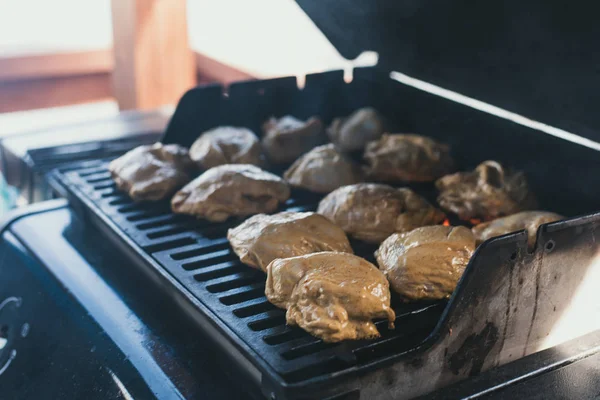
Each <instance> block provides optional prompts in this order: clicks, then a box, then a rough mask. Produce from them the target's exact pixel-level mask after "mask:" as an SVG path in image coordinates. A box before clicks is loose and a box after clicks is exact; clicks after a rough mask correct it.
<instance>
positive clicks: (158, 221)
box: [135, 214, 185, 231]
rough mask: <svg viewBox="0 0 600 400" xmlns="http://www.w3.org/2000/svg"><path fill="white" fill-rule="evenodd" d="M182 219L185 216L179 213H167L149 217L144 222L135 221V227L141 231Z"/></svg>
mask: <svg viewBox="0 0 600 400" xmlns="http://www.w3.org/2000/svg"><path fill="white" fill-rule="evenodd" d="M184 219H185V217H184V216H183V215H180V214H168V215H162V216H158V217H155V218H151V219H150V220H148V221H146V222H141V223H137V224H136V225H135V227H136V228H137V229H139V230H141V231H145V230H148V229H152V228H158V227H159V226H163V225H165V224H175V223H178V222H180V221H183V220H184Z"/></svg>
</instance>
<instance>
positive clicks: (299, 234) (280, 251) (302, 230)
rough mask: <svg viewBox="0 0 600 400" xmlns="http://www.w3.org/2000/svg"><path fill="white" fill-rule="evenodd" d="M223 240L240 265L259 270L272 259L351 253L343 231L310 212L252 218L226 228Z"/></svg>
mask: <svg viewBox="0 0 600 400" xmlns="http://www.w3.org/2000/svg"><path fill="white" fill-rule="evenodd" d="M227 239H229V243H231V247H232V248H233V251H235V253H236V254H237V255H238V256H239V257H240V260H241V261H242V262H243V263H244V264H247V265H249V266H251V267H255V268H259V269H262V270H263V271H266V270H267V265H269V263H270V262H271V261H273V260H274V259H276V258H289V257H295V256H302V255H305V254H310V253H318V252H321V251H337V252H342V253H352V247H350V242H348V238H347V237H346V234H345V233H344V231H343V230H342V229H341V228H340V227H338V226H337V225H335V224H334V223H333V222H331V221H329V220H328V219H327V218H325V217H323V216H322V215H319V214H315V213H313V212H289V211H288V212H281V213H278V214H274V215H265V214H259V215H255V216H253V217H251V218H248V219H247V220H246V221H245V222H243V223H242V224H241V225H239V226H238V227H236V228H233V229H230V230H229V231H228V232H227Z"/></svg>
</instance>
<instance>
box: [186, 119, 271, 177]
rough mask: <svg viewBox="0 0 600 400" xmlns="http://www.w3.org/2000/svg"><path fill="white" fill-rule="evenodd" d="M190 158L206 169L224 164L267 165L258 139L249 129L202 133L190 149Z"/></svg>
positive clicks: (233, 128) (230, 127)
mask: <svg viewBox="0 0 600 400" xmlns="http://www.w3.org/2000/svg"><path fill="white" fill-rule="evenodd" d="M190 157H191V159H192V160H194V161H195V162H196V163H197V164H198V165H199V166H200V167H202V168H204V169H209V168H212V167H216V166H218V165H224V164H252V165H257V166H262V165H264V163H265V159H264V156H263V154H262V148H261V146H260V141H259V140H258V137H256V135H255V134H254V133H252V131H251V130H249V129H246V128H237V127H232V126H220V127H218V128H214V129H211V130H210V131H207V132H204V133H202V134H201V135H200V137H198V139H196V141H195V142H194V144H192V147H190Z"/></svg>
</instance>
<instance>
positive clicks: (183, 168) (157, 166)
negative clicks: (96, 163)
mask: <svg viewBox="0 0 600 400" xmlns="http://www.w3.org/2000/svg"><path fill="white" fill-rule="evenodd" d="M193 169H194V163H193V162H192V161H191V160H190V158H189V156H188V151H187V149H186V148H185V147H181V146H178V145H176V144H168V145H163V144H162V143H155V144H153V145H144V146H139V147H136V148H135V149H133V150H131V151H129V152H127V153H126V154H124V155H122V156H121V157H119V158H117V159H116V160H113V161H112V162H111V163H110V165H109V166H108V170H109V171H110V174H111V176H112V178H113V180H114V181H115V183H116V185H117V187H118V188H119V189H120V190H122V191H124V192H127V194H129V197H131V198H132V199H133V200H136V201H138V200H160V199H163V198H165V197H168V196H170V195H172V194H173V193H174V192H175V191H176V190H177V189H179V188H180V187H182V186H183V185H185V184H186V183H187V182H189V181H190V179H192V175H191V174H192V173H193Z"/></svg>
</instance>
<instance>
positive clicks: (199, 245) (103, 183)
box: [60, 161, 446, 383]
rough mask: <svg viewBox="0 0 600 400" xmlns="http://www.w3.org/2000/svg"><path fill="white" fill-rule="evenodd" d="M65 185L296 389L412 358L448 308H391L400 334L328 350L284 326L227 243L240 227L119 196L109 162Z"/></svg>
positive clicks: (309, 198) (309, 200) (254, 273)
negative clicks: (387, 360)
mask: <svg viewBox="0 0 600 400" xmlns="http://www.w3.org/2000/svg"><path fill="white" fill-rule="evenodd" d="M60 173H61V174H63V175H61V176H60V179H61V180H62V182H63V184H65V185H66V186H67V187H68V188H69V189H70V190H73V191H74V192H75V193H77V194H78V195H83V196H86V197H87V198H88V199H89V200H91V202H92V203H93V204H94V206H95V207H97V208H98V210H99V211H100V212H102V213H104V214H105V215H106V216H109V217H110V218H111V220H113V221H114V222H115V223H116V224H117V225H118V226H119V228H120V229H121V230H122V231H123V232H125V233H126V234H127V235H128V236H129V237H130V238H132V239H133V241H134V242H135V243H136V245H137V246H139V248H140V249H141V250H142V251H144V252H146V253H147V254H149V255H150V256H151V257H152V258H154V259H155V260H156V261H158V262H159V264H160V265H161V266H163V267H164V268H165V269H166V270H168V271H169V272H170V273H171V274H172V275H173V277H175V278H176V279H177V280H178V281H179V282H180V283H181V284H182V285H183V286H185V288H186V289H187V290H188V291H189V292H190V293H192V294H193V295H194V296H195V297H196V298H198V299H199V300H200V301H201V302H202V303H204V304H205V305H207V306H208V307H209V308H210V309H211V310H213V311H214V312H215V313H216V314H217V315H218V317H219V318H221V319H222V320H223V321H224V322H225V323H226V324H227V325H228V326H229V327H230V328H231V329H232V330H233V331H234V332H236V333H237V334H238V335H239V336H240V337H241V338H242V339H243V340H244V341H245V342H246V343H248V344H249V345H250V346H251V347H252V348H253V349H254V350H255V351H256V352H257V353H258V354H260V356H261V357H263V359H264V360H265V361H266V362H267V363H268V364H269V365H270V366H271V367H272V368H273V369H274V370H275V371H276V372H277V373H278V374H280V375H281V376H282V377H283V378H284V380H285V381H287V382H290V383H291V382H297V381H301V380H305V379H309V378H312V377H316V376H318V375H321V374H326V373H331V372H335V371H337V370H340V369H342V368H346V367H351V366H355V365H360V364H364V363H366V362H370V361H373V360H375V359H377V358H378V357H381V356H385V355H388V354H389V353H391V352H393V353H401V352H403V351H408V350H410V349H412V348H414V346H416V345H418V344H419V343H421V342H422V341H423V340H424V339H426V338H427V336H428V335H429V334H430V333H431V332H432V330H433V329H434V327H435V325H436V324H437V322H438V321H439V319H440V315H441V313H442V311H443V309H444V307H445V305H446V302H445V301H442V302H436V303H414V304H405V303H402V302H401V301H399V299H397V298H393V299H392V305H393V307H394V309H395V311H396V313H397V315H398V317H397V319H396V329H395V330H388V329H387V321H378V322H377V323H376V324H377V327H378V329H379V330H380V332H381V334H382V337H381V338H379V339H376V340H369V341H356V342H343V343H339V344H327V343H323V342H322V341H321V340H319V339H317V338H314V337H312V336H310V335H309V334H308V333H306V332H304V331H303V330H302V329H300V328H297V327H289V326H287V325H286V323H285V311H284V310H281V309H278V308H276V307H275V306H273V305H272V304H270V303H269V302H268V301H267V299H266V298H265V295H264V289H265V284H264V281H265V274H264V273H262V272H261V271H258V270H255V269H253V268H250V267H247V266H245V265H243V264H242V263H241V262H240V261H239V259H238V257H237V256H236V255H235V254H234V253H233V252H232V250H231V249H230V247H229V243H228V241H227V239H226V234H227V229H229V228H230V227H233V226H236V225H237V224H239V223H240V222H241V220H236V219H233V220H229V221H227V222H224V223H220V224H213V223H209V222H207V221H203V220H197V219H195V218H193V217H188V216H183V215H176V214H173V213H171V212H170V209H169V204H168V202H160V203H134V202H133V201H131V200H130V199H129V197H128V196H127V195H126V194H124V193H122V192H119V191H118V190H117V189H116V187H115V185H114V183H113V181H112V179H111V178H110V174H109V173H108V171H107V161H96V162H86V163H84V164H83V165H82V166H80V167H79V168H77V167H76V166H71V167H68V168H66V169H62V170H60ZM320 198H321V196H320V195H315V194H311V193H306V192H299V191H295V192H293V195H292V197H291V198H290V199H289V200H288V201H287V202H286V204H285V206H284V207H282V211H283V210H291V211H313V210H315V208H316V206H317V204H318V201H319V200H320ZM353 248H354V249H355V251H356V253H357V254H358V255H361V256H363V257H365V258H368V259H370V261H372V262H373V261H374V260H373V251H374V249H375V248H374V247H373V246H370V245H366V244H363V243H358V242H355V243H353Z"/></svg>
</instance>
